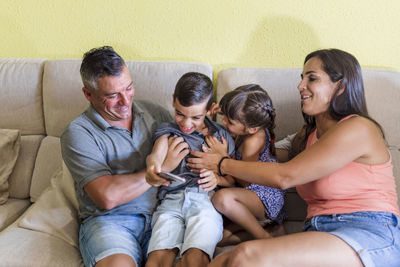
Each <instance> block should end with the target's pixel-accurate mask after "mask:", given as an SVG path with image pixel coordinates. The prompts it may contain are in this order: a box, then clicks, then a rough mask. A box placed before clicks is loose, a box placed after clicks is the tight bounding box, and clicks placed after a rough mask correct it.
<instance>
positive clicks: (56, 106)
mask: <svg viewBox="0 0 400 267" xmlns="http://www.w3.org/2000/svg"><path fill="white" fill-rule="evenodd" d="M80 64H81V60H77V59H71V60H65V59H64V60H50V61H46V63H45V66H44V75H43V108H44V118H45V126H46V133H47V135H50V136H55V137H60V135H61V133H62V132H63V129H64V128H65V126H66V125H67V124H68V123H69V122H70V121H72V120H73V119H74V118H76V117H77V116H78V115H79V114H81V113H82V112H83V111H84V110H85V109H86V108H87V107H88V101H87V100H86V98H85V97H84V95H83V93H82V86H83V85H82V82H81V78H80V74H79V68H80ZM126 64H127V66H128V69H129V71H130V73H131V75H132V79H133V83H134V87H135V99H148V100H152V101H154V102H156V103H158V104H160V105H161V106H163V107H165V108H167V109H168V110H169V111H170V112H171V113H172V112H173V109H172V93H173V91H174V88H175V85H176V82H177V81H178V79H179V78H180V77H181V76H182V75H183V74H184V73H186V72H189V71H196V72H201V73H204V74H206V75H208V76H209V77H210V78H212V67H211V66H210V65H208V64H205V63H189V62H151V61H148V62H144V61H127V62H126Z"/></svg>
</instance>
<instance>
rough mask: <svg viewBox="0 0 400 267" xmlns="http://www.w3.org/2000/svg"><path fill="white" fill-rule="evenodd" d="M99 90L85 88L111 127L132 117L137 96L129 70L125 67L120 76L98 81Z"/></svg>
mask: <svg viewBox="0 0 400 267" xmlns="http://www.w3.org/2000/svg"><path fill="white" fill-rule="evenodd" d="M97 87H98V89H97V90H88V89H87V88H83V91H84V93H85V96H86V98H87V99H88V100H89V101H90V102H91V103H92V105H93V107H94V109H95V110H96V111H97V112H98V113H99V114H100V115H101V116H102V117H103V118H104V119H105V120H106V121H107V122H108V123H110V124H111V125H113V124H114V122H121V121H126V120H129V119H130V118H131V117H132V101H133V96H134V94H135V89H134V88H133V82H132V78H131V75H130V73H129V70H128V69H127V68H126V67H125V66H124V67H123V70H122V72H121V74H120V75H119V76H104V77H102V78H100V79H99V80H98V83H97Z"/></svg>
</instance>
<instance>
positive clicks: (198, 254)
mask: <svg viewBox="0 0 400 267" xmlns="http://www.w3.org/2000/svg"><path fill="white" fill-rule="evenodd" d="M209 262H210V258H209V257H208V255H207V253H205V252H204V251H202V250H201V249H198V248H190V249H188V250H187V251H185V253H184V254H183V257H182V264H183V266H206V265H207V264H208V263H209Z"/></svg>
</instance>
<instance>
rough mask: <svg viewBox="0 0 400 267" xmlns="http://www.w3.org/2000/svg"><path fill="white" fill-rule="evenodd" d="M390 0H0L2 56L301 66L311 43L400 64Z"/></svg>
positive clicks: (395, 10) (399, 12)
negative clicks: (95, 51)
mask: <svg viewBox="0 0 400 267" xmlns="http://www.w3.org/2000/svg"><path fill="white" fill-rule="evenodd" d="M399 16H400V1H397V0H334V1H326V0H290V1H285V0H280V1H278V0H276V1H275V0H109V1H107V0H19V1H17V0H1V1H0V36H1V41H0V57H34V58H37V57H42V58H50V59H55V58H81V56H82V54H83V53H84V52H85V51H87V50H88V49H90V48H92V47H97V46H101V45H105V44H108V45H112V46H114V48H115V49H116V50H117V51H118V52H119V53H120V54H121V55H122V56H123V57H124V58H125V59H129V60H176V61H200V62H206V63H210V64H211V65H213V66H214V68H215V70H216V71H218V70H220V69H222V68H226V67H231V66H254V67H260V66H265V67H299V66H301V65H302V61H303V58H304V56H305V55H306V54H307V53H308V52H310V51H312V50H315V49H318V48H328V47H336V48H340V49H343V50H346V51H348V52H350V53H352V54H354V55H355V56H356V57H357V58H358V59H359V61H360V63H361V65H362V66H363V67H373V68H385V69H392V70H397V71H400V51H399V50H400V34H399V33H400V17H399Z"/></svg>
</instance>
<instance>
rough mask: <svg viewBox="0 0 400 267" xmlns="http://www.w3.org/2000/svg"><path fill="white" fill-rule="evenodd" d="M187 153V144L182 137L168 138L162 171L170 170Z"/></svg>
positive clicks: (176, 165)
mask: <svg viewBox="0 0 400 267" xmlns="http://www.w3.org/2000/svg"><path fill="white" fill-rule="evenodd" d="M188 154H189V145H188V144H187V143H186V142H184V140H183V138H182V137H170V138H168V151H167V156H166V158H165V160H164V162H163V165H162V169H163V171H167V172H171V171H172V170H174V169H175V168H176V167H178V165H179V163H180V162H181V161H182V160H183V159H184V158H185V157H186V155H188Z"/></svg>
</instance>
